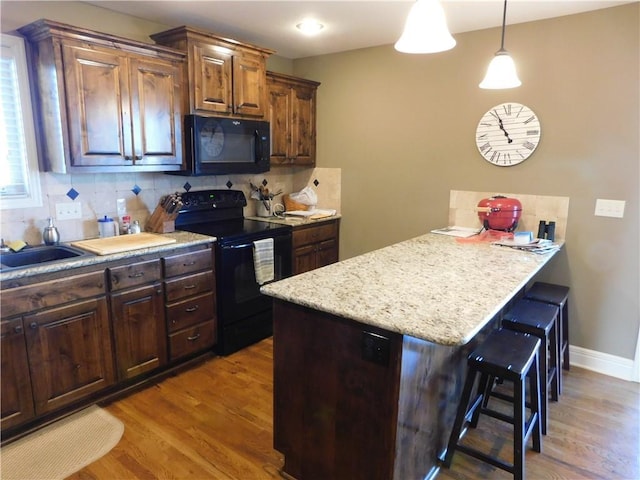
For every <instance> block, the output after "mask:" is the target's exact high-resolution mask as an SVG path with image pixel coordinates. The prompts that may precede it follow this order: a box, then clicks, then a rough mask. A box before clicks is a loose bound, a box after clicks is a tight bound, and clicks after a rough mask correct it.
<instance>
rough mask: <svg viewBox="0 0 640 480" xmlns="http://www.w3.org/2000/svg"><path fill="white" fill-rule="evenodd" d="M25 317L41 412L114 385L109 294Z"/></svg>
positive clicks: (32, 376)
mask: <svg viewBox="0 0 640 480" xmlns="http://www.w3.org/2000/svg"><path fill="white" fill-rule="evenodd" d="M23 319H24V326H25V331H26V333H25V334H26V340H27V350H28V352H29V370H30V373H31V385H32V389H33V399H34V402H35V411H36V414H37V415H40V414H43V413H47V412H50V411H53V410H56V409H58V408H60V407H62V406H64V405H67V404H69V403H71V402H73V401H75V400H78V399H79V398H81V397H84V396H87V395H89V394H91V393H94V392H97V391H99V390H102V389H104V388H106V387H108V386H110V385H113V384H114V383H115V372H114V368H113V353H112V349H111V329H110V325H109V311H108V308H107V299H106V297H104V296H102V297H99V298H93V299H89V300H83V301H80V302H77V303H72V304H69V305H65V306H63V307H59V308H52V309H48V310H44V311H42V312H38V313H34V314H32V315H25V316H24V317H23Z"/></svg>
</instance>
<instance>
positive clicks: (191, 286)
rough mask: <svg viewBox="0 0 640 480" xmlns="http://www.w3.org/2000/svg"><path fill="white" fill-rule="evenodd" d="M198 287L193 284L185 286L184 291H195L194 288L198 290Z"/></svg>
mask: <svg viewBox="0 0 640 480" xmlns="http://www.w3.org/2000/svg"><path fill="white" fill-rule="evenodd" d="M196 287H197V285H194V284H191V285H185V286H184V289H185V290H193V289H194V288H196Z"/></svg>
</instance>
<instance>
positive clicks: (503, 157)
mask: <svg viewBox="0 0 640 480" xmlns="http://www.w3.org/2000/svg"><path fill="white" fill-rule="evenodd" d="M538 143H540V120H539V119H538V117H537V116H536V114H535V113H533V110H531V109H530V108H529V107H527V106H525V105H522V104H520V103H514V102H510V103H503V104H500V105H496V106H495V107H493V108H491V109H489V111H487V113H485V114H484V115H483V116H482V118H481V119H480V122H478V127H477V128H476V145H477V146H478V150H479V151H480V155H482V156H483V157H484V159H485V160H486V161H488V162H490V163H493V164H494V165H498V166H499V167H511V166H513V165H517V164H519V163H520V162H523V161H525V160H526V159H527V158H529V157H530V156H531V154H532V153H533V152H534V151H535V149H536V148H537V147H538Z"/></svg>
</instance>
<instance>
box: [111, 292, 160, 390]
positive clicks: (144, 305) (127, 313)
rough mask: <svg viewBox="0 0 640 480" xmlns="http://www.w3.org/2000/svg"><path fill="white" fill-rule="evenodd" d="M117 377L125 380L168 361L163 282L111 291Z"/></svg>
mask: <svg viewBox="0 0 640 480" xmlns="http://www.w3.org/2000/svg"><path fill="white" fill-rule="evenodd" d="M111 317H112V319H113V332H114V339H115V349H116V363H117V366H118V378H119V379H120V380H125V379H129V378H133V377H136V376H138V375H141V374H143V373H147V372H149V371H151V370H155V369H157V368H159V367H161V366H163V365H165V364H166V363H167V333H166V328H165V322H164V312H163V302H162V285H161V284H160V283H154V284H152V285H147V286H143V287H140V288H134V289H128V290H125V291H123V292H119V293H115V294H112V295H111Z"/></svg>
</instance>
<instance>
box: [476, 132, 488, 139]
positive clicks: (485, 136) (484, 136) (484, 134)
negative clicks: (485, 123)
mask: <svg viewBox="0 0 640 480" xmlns="http://www.w3.org/2000/svg"><path fill="white" fill-rule="evenodd" d="M488 135H489V134H488V133H483V134H482V135H480V136H479V137H478V140H480V139H481V138H487V136H488Z"/></svg>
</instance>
